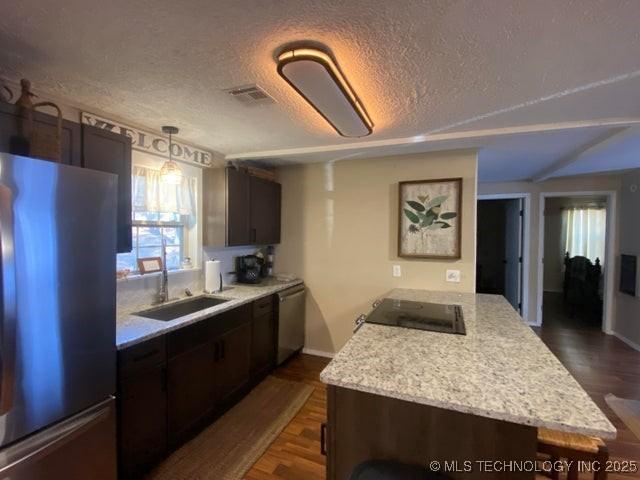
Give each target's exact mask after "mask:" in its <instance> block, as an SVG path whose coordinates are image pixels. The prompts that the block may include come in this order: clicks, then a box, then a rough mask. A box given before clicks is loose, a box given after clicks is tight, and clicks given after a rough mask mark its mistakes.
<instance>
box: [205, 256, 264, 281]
mask: <svg viewBox="0 0 640 480" xmlns="http://www.w3.org/2000/svg"><path fill="white" fill-rule="evenodd" d="M260 248H261V247H222V248H221V247H218V248H210V247H205V248H203V249H202V250H203V255H202V258H203V259H204V260H220V261H221V262H222V283H223V284H225V285H229V284H230V283H233V282H235V281H236V276H235V275H233V274H231V273H230V272H234V271H235V269H236V263H235V258H236V257H241V256H242V255H253V254H254V253H256V252H257V251H258V250H260ZM203 281H204V280H203Z"/></svg>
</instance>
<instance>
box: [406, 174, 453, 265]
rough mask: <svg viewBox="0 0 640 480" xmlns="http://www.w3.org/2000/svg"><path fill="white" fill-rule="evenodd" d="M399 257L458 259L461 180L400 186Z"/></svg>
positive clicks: (421, 181)
mask: <svg viewBox="0 0 640 480" xmlns="http://www.w3.org/2000/svg"><path fill="white" fill-rule="evenodd" d="M399 199H400V211H399V218H398V256H399V257H416V258H442V259H457V258H460V248H461V247H460V243H461V234H462V178H444V179H439V180H415V181H410V182H400V184H399Z"/></svg>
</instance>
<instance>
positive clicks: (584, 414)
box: [320, 289, 616, 438]
mask: <svg viewBox="0 0 640 480" xmlns="http://www.w3.org/2000/svg"><path fill="white" fill-rule="evenodd" d="M387 297H389V298H397V299H403V300H414V301H422V302H433V303H448V304H457V305H461V307H462V311H463V316H464V321H465V324H466V330H467V335H453V334H445V333H435V332H427V331H421V330H412V329H406V328H397V327H388V326H383V325H374V324H367V323H365V324H364V325H363V326H362V327H361V328H360V330H358V332H357V333H356V334H355V335H353V337H351V339H350V340H349V341H348V342H347V344H346V345H345V346H344V348H342V350H340V352H339V353H338V354H337V355H336V356H335V358H334V359H333V360H332V361H331V363H330V364H329V365H328V366H327V367H326V368H325V369H324V370H323V372H322V373H321V375H320V378H321V380H322V381H323V382H324V383H327V384H330V385H336V386H339V387H345V388H350V389H354V390H359V391H363V392H369V393H374V394H378V395H384V396H387V397H392V398H398V399H401V400H406V401H409V402H415V403H421V404H424V405H430V406H434V407H440V408H446V409H448V410H455V411H458V412H463V413H470V414H474V415H480V416H484V417H489V418H495V419H497V420H505V421H509V422H513V423H518V424H523V425H531V426H536V427H548V428H553V429H557V430H562V431H567V432H576V433H583V434H587V435H595V436H598V437H602V438H615V436H616V429H615V427H614V426H613V425H612V424H611V422H609V420H608V419H607V417H606V416H605V415H604V413H602V411H601V410H600V409H599V408H598V407H597V406H596V404H595V403H594V402H593V401H592V400H591V398H590V397H589V395H588V394H587V393H586V392H585V391H584V389H583V388H582V387H581V386H580V385H579V384H578V382H577V381H576V380H575V379H574V378H573V377H572V376H571V374H570V373H569V372H568V371H567V370H566V369H565V368H564V366H563V365H562V364H561V363H560V361H559V360H558V359H557V358H556V357H555V356H554V355H553V354H552V353H551V351H550V350H549V349H548V348H547V347H546V345H545V344H544V343H543V342H542V340H540V338H538V336H537V335H536V334H535V333H534V332H533V330H531V328H529V327H528V326H527V325H526V324H525V323H524V322H523V321H522V318H520V316H519V315H518V314H517V313H516V311H515V310H513V308H512V307H511V305H510V304H509V303H508V302H507V301H506V300H505V299H504V297H501V296H498V295H477V294H473V293H448V292H430V291H425V290H406V289H396V290H393V291H391V292H390V293H389V294H388V295H387Z"/></svg>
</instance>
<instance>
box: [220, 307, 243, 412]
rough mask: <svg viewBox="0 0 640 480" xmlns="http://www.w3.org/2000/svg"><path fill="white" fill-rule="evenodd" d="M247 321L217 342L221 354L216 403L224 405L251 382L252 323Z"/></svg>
mask: <svg viewBox="0 0 640 480" xmlns="http://www.w3.org/2000/svg"><path fill="white" fill-rule="evenodd" d="M246 320H247V321H246V323H244V324H243V325H241V326H239V327H237V328H235V329H234V330H232V331H230V332H227V333H225V334H224V335H221V336H220V337H219V338H218V340H217V342H218V345H219V347H220V349H219V352H220V353H219V357H218V361H217V362H216V364H215V372H214V382H215V389H216V402H217V403H220V404H222V405H224V404H225V402H227V400H228V399H229V397H231V396H232V395H233V394H234V393H236V392H237V391H238V390H239V389H240V388H242V387H243V386H244V385H246V384H247V382H248V381H249V367H250V355H251V322H250V319H246Z"/></svg>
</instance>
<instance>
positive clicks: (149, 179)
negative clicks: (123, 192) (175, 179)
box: [132, 165, 196, 215]
mask: <svg viewBox="0 0 640 480" xmlns="http://www.w3.org/2000/svg"><path fill="white" fill-rule="evenodd" d="M132 203H133V211H134V212H158V213H177V214H179V215H194V214H195V212H196V179H195V178H194V177H187V176H183V177H182V183H180V184H179V185H170V184H167V183H165V182H163V181H162V178H161V177H160V171H159V170H154V169H152V168H147V167H141V166H137V165H134V166H133V199H132Z"/></svg>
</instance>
